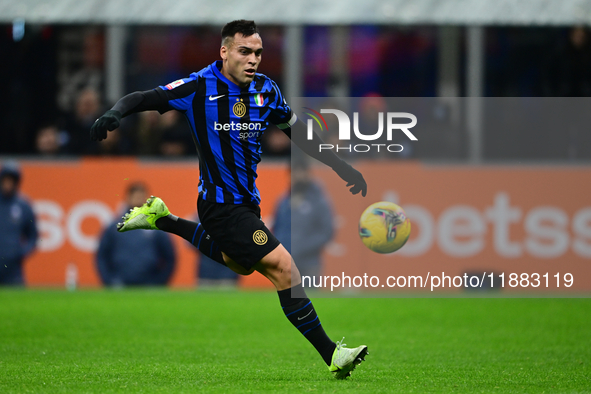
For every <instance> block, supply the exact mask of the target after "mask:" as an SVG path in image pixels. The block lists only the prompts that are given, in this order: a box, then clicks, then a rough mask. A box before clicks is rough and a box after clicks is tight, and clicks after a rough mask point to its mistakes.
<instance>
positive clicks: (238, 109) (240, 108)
mask: <svg viewBox="0 0 591 394" xmlns="http://www.w3.org/2000/svg"><path fill="white" fill-rule="evenodd" d="M237 100H238V99H237ZM232 111H233V112H234V115H236V116H238V117H239V118H241V117H243V116H244V115H246V105H244V103H243V102H242V99H240V101H238V102H237V103H236V104H234V106H233V107H232Z"/></svg>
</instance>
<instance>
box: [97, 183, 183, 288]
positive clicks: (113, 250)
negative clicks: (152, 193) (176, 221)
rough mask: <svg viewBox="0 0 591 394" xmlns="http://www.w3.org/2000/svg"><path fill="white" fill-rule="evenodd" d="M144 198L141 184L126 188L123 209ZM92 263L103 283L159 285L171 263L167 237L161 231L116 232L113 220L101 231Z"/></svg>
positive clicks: (145, 193) (171, 250)
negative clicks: (125, 203) (124, 206)
mask: <svg viewBox="0 0 591 394" xmlns="http://www.w3.org/2000/svg"><path fill="white" fill-rule="evenodd" d="M147 197H148V191H147V187H146V186H145V185H144V184H143V183H132V184H131V185H130V186H129V188H128V190H127V209H126V211H127V210H128V209H130V208H132V207H138V206H141V205H142V204H143V203H144V202H145V201H146V199H147ZM96 264H97V269H98V272H99V275H100V277H101V280H102V282H103V284H104V285H105V286H112V287H120V286H126V285H135V286H158V285H160V286H163V285H166V284H167V283H168V281H169V280H170V278H171V276H172V273H173V270H174V266H175V252H174V247H173V245H172V242H171V240H170V236H169V235H168V234H167V233H165V232H163V231H152V230H135V231H128V232H125V233H119V232H118V231H117V220H116V221H114V222H113V223H111V224H110V225H109V226H108V227H107V228H106V229H105V231H104V233H103V235H102V237H101V240H100V244H99V248H98V251H97V254H96Z"/></svg>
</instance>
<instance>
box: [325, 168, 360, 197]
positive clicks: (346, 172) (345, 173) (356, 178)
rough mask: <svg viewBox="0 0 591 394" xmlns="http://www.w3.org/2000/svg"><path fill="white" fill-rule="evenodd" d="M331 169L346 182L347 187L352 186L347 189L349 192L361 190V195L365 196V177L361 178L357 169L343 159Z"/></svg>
mask: <svg viewBox="0 0 591 394" xmlns="http://www.w3.org/2000/svg"><path fill="white" fill-rule="evenodd" d="M332 169H333V170H334V171H335V172H336V173H337V175H338V176H340V177H341V179H343V180H344V181H345V182H347V187H349V186H353V187H352V188H351V189H349V190H350V191H351V193H353V194H358V193H359V192H361V195H362V196H363V197H365V195H366V194H367V183H365V179H363V175H361V173H360V172H359V171H357V170H356V169H355V168H353V167H352V166H351V165H350V164H348V163H346V162H344V161H341V162H340V163H339V165H338V166H335V167H333V168H332Z"/></svg>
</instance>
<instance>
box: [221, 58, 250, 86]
mask: <svg viewBox="0 0 591 394" xmlns="http://www.w3.org/2000/svg"><path fill="white" fill-rule="evenodd" d="M220 73H221V74H222V75H223V76H224V77H226V79H228V81H230V82H232V83H234V84H235V85H237V86H238V87H240V88H244V87H246V86H248V85H249V84H248V83H240V82H238V81H237V80H236V79H235V78H234V77H233V76H232V75H231V74H230V73H229V72H228V70H227V69H226V67H224V63H222V68H221V69H220Z"/></svg>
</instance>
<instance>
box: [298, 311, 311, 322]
mask: <svg viewBox="0 0 591 394" xmlns="http://www.w3.org/2000/svg"><path fill="white" fill-rule="evenodd" d="M312 312H314V309H312V310H311V311H310V312H308V314H307V315H306V316H302V317H298V320H303V319H305V318H306V317H308V316H310V313H312Z"/></svg>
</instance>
